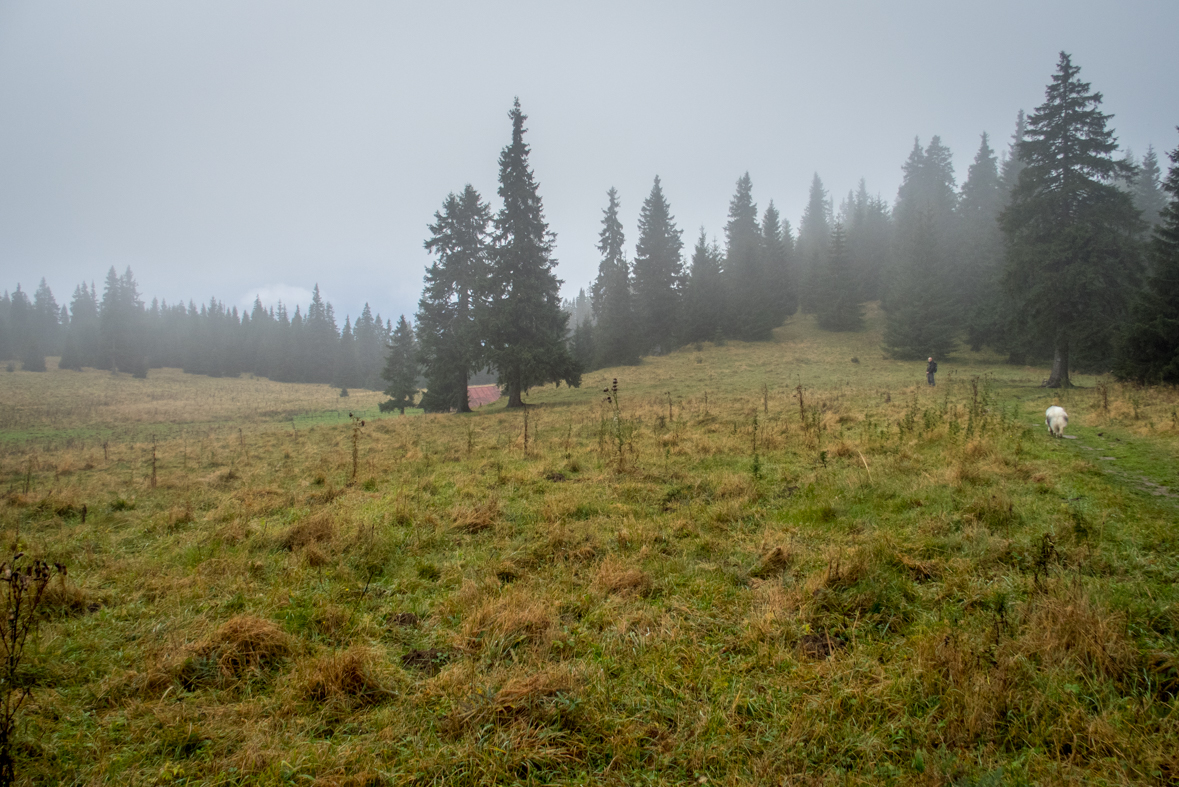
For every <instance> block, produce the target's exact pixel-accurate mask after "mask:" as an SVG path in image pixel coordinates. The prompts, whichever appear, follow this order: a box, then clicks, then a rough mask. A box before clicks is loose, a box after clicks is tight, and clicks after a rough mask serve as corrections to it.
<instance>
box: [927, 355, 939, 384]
mask: <svg viewBox="0 0 1179 787" xmlns="http://www.w3.org/2000/svg"><path fill="white" fill-rule="evenodd" d="M935 374H937V361H935V360H934V359H933V356H930V358H929V365H928V366H926V367H925V379H926V380H928V381H929V384H930V385H937V383H935V382H934V381H933V376H934V375H935Z"/></svg>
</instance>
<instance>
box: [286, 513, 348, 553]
mask: <svg viewBox="0 0 1179 787" xmlns="http://www.w3.org/2000/svg"><path fill="white" fill-rule="evenodd" d="M335 529H336V528H335V522H334V521H333V518H332V516H331V514H329V513H327V512H326V511H324V512H320V513H318V514H315V515H314V516H310V517H308V518H307V519H304V520H303V521H301V522H298V523H296V524H294V525H292V526H291V527H290V528H289V529H288V530H287V531H286V532H285V533H283V534H282V536H281V537H280V538H279V544H280V545H281V546H282V548H283V549H287V550H290V551H292V552H293V551H294V550H296V549H300V548H302V547H306V546H309V545H311V544H322V543H326V542H328V541H331V540H332V536H333V535H334V534H335Z"/></svg>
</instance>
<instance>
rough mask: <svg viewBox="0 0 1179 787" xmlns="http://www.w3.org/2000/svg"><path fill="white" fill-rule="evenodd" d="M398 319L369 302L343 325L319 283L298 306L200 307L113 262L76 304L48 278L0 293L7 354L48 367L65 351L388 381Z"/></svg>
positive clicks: (327, 379)
mask: <svg viewBox="0 0 1179 787" xmlns="http://www.w3.org/2000/svg"><path fill="white" fill-rule="evenodd" d="M392 331H393V326H392V325H391V324H390V323H389V322H382V320H381V316H380V315H379V314H377V315H373V313H372V310H371V309H370V308H369V306H368V304H365V307H364V309H363V311H362V312H361V314H360V316H359V317H357V318H356V321H355V322H353V321H352V320H351V318H349V317H345V318H344V327H343V328H342V329H341V328H340V327H339V326H338V325H337V322H336V316H335V310H334V309H333V308H332V305H331V304H330V303H327V302H325V301H324V300H323V298H322V297H321V295H320V292H319V286H318V285H316V287H315V290H314V291H313V293H312V296H311V303H310V304H309V305H308V307H307V309H306V311H305V312H304V311H303V310H302V309H301V307H299V306H296V307H295V312H294V314H290V313H289V312H288V311H287V308H286V307H285V306H284V305H283V304H282V303H281V302H280V303H279V304H278V305H277V306H276V307H270V308H267V307H265V306H263V305H262V302H261V300H260V299H258V298H255V300H254V305H253V308H252V309H251V310H250V311H248V312H245V311H243V312H241V313H239V312H238V309H237V307H236V306H235V307H232V308H230V307H226V306H225V304H223V303H222V302H220V301H218V300H216V299H210V300H209V302H208V303H205V304H201V305H200V306H197V305H196V304H195V303H193V302H191V301H190V302H189V303H188V304H187V305H185V304H184V303H177V304H173V305H170V304H168V303H167V302H163V301H160V300H157V299H153V300H152V302H151V304H150V305H148V304H145V303H144V301H143V299H142V298H141V296H140V294H139V287H138V284H137V283H136V281H135V277H134V275H133V274H132V272H131V269H130V268H128V269H127V270H126V271H125V272H124V273H123V274H122V275H119V274H118V273H116V271H115V269H114V268H113V267H112V268H111V269H110V271H109V272H108V273H107V276H106V280H105V282H104V285H103V291H102V296H101V298H100V297H99V295H98V291H97V289H96V288H95V286H94V284H93V283H90V284H89V285H87V284H85V283H83V284H79V285H78V286H77V287H76V288H75V289H74V293H73V297H72V298H71V299H70V303H69V305H68V307H67V306H66V305H65V304H61V305H58V303H57V300H56V299H55V298H54V295H53V292H52V290H51V289H50V288H49V286H48V285H47V284H46V283H45V280H44V279H42V280H41V284H40V285H39V286H38V287H37V289H36V291H35V292H34V294H33V297H32V298H31V299H30V298H29V297H28V295H27V294H26V293H25V292H24V291H23V290H22V289H21V287H20V285H19V284H18V285H17V287H16V290H15V291H14V292H12V293H5V294H4V295H3V297H0V359H4V360H10V361H16V360H19V361H20V362H21V366H22V368H23V369H25V370H28V371H44V370H45V357H46V356H60V361H59V368H62V369H75V370H80V369H82V367H92V368H95V369H110V370H113V371H120V372H128V373H130V374H132V375H134V376H136V377H146V376H147V373H148V370H149V369H153V368H161V367H174V368H179V369H183V370H184V371H186V372H190V373H192V374H205V375H210V376H213V377H234V376H237V375H240V374H243V373H250V374H255V375H258V376H259V377H268V378H270V379H272V380H278V381H282V382H307V383H327V384H330V385H335V386H339V387H341V388H370V389H373V390H381V389H382V388H384V382H383V381H382V378H381V372H382V370H383V364H384V361H385V355H386V352H387V345H388V343H389V337H390V335H391V333H392Z"/></svg>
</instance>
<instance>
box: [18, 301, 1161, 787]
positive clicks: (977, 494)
mask: <svg viewBox="0 0 1179 787" xmlns="http://www.w3.org/2000/svg"><path fill="white" fill-rule="evenodd" d="M869 324H870V326H872V329H871V330H869V331H866V332H864V333H861V334H825V333H822V332H819V331H817V330H816V329H815V328H814V326H813V321H812V320H811V319H810V318H807V317H796V318H793V319H792V320H791V321H790V322H788V323H787V324H786V325H785V326H784V327H783V328H781V329H779V330H778V331H777V332H776V335H775V341H774V342H770V343H762V344H741V343H729V344H727V345H725V346H714V345H711V344H706V345H703V346H700V347H687V348H684V349H683V350H681V351H679V352H676V353H673V354H671V355H669V356H666V357H661V358H652V359H647V360H645V361H644V363H643V364H642V365H641V366H638V367H633V368H620V369H610V370H604V371H600V372H595V373H592V374H590V375H587V377H586V380H585V382H584V384H583V386H582V387H581V388H580V389H574V390H571V389H568V388H565V387H560V388H552V387H549V388H546V389H543V390H542V389H534V390H533V391H532V392H531V394H530V396H529V397H528V402H529V404H530V407H528V408H527V409H526V411H525V412H520V411H515V412H511V411H506V410H505V409H504V403H503V402H502V401H501V402H498V403H496V404H493V405H488V406H486V407H484V408H481V409H480V410H479V411H477V412H475V413H473V414H471V415H465V416H457V415H420V414H418V415H413V416H407V417H381V418H374V417H373V415H374V408H375V404H376V402H377V401H378V399H379V398H380V397H379V396H378V395H377V394H362V393H360V392H354V396H353V397H350V398H349V399H340V398H339V397H338V396H337V392H336V391H335V390H334V389H330V388H327V387H325V386H284V385H282V384H277V383H269V382H268V381H264V380H252V379H241V380H226V379H222V380H209V379H207V378H193V377H185V376H183V375H181V374H180V373H179V372H175V371H170V370H162V371H160V372H156V371H153V372H152V373H151V376H150V377H149V379H148V380H146V381H143V380H132V379H130V378H127V377H123V376H119V377H112V376H111V375H110V374H108V373H102V372H92V371H86V372H82V373H75V372H65V371H57V370H51V371H49V372H46V373H44V374H36V373H23V372H15V373H9V374H3V375H0V402H3V405H2V406H0V491H2V492H3V498H2V500H0V538H3V548H4V550H5V551H7V550H8V549H10V548H11V549H18V550H23V551H25V552H27V553H28V555H30V556H35V557H44V558H46V559H48V560H50V561H58V562H61V563H64V564H66V565H67V566H68V569H69V575H68V579H67V580H66V581H64V582H58V581H56V580H55V583H54V584H53V585H52V586H51V590H50V593H49V595H48V597H47V600H46V602H45V605H44V612H45V617H44V619H43V621H42V623H41V627H40V637H39V639H38V644H37V647H36V649H35V651H31V652H30V654H29V655H28V656H27V657H26V659H25V667H24V671H23V675H24V678H23V679H25V680H27V681H29V682H30V683H32V685H34V686H35V689H34V691H33V694H32V696H31V698H30V700H29V702H28V704H27V705H26V706H25V708H24V709H23V711H22V716H21V723H20V726H19V728H18V735H17V757H18V760H17V771H18V775H19V777H20V782H21V783H27V784H38V785H42V784H44V785H49V784H76V785H99V784H111V785H114V784H119V785H156V784H193V785H195V784H222V785H231V784H265V785H271V784H274V785H277V784H319V785H385V784H389V785H403V784H405V785H409V784H413V785H432V784H438V785H441V784H447V785H462V784H467V785H477V784H492V783H499V784H553V783H566V784H619V785H621V784H628V785H630V784H687V783H695V784H725V785H741V784H929V785H941V784H947V785H948V784H955V785H959V784H962V785H965V784H980V785H981V784H987V785H999V784H1176V783H1179V751H1177V750H1176V747H1175V741H1177V740H1179V700H1177V699H1176V696H1177V694H1179V604H1177V603H1176V602H1177V601H1179V590H1177V589H1176V587H1177V586H1176V580H1177V579H1179V540H1177V536H1176V527H1175V525H1176V519H1177V512H1179V497H1177V496H1176V490H1179V476H1177V472H1179V471H1177V470H1176V468H1177V467H1179V461H1177V460H1179V456H1176V454H1177V452H1179V417H1177V415H1176V408H1177V407H1179V395H1177V394H1176V392H1175V391H1173V390H1165V389H1135V388H1127V387H1123V386H1119V385H1116V384H1113V383H1112V382H1110V381H1108V380H1105V379H1101V378H1093V377H1086V376H1083V375H1082V376H1080V377H1079V378H1078V379H1079V382H1080V384H1081V385H1082V386H1084V387H1083V388H1080V389H1077V390H1073V391H1069V392H1052V391H1046V390H1044V389H1041V388H1039V387H1038V385H1039V382H1040V381H1041V379H1043V378H1044V377H1045V376H1046V370H1044V369H1040V368H1022V367H1011V366H1007V365H1004V364H1001V363H998V360H997V359H995V358H990V357H980V356H976V355H973V354H969V353H965V352H963V353H962V354H961V355H960V357H957V358H951V359H946V360H942V361H941V373H940V374H939V375H938V377H939V383H938V386H937V387H936V388H932V389H931V388H928V387H927V386H926V385H925V382H924V364H920V363H901V362H894V361H888V360H884V359H882V357H881V352H880V349H879V347H880V335H879V327H880V315H879V314H878V313H877V312H875V311H873V312H871V313H870V315H869ZM615 379H616V380H617V392H616V393H614V392H611V393H610V394H609V396H610V401H609V402H607V401H606V398H607V393H606V392H604V389H611V388H613V385H614V382H613V381H614V380H615ZM1054 403H1056V404H1062V405H1063V406H1065V407H1066V409H1068V411H1069V413H1070V415H1071V417H1072V422H1071V423H1070V427H1069V429H1068V434H1069V435H1070V436H1071V437H1073V438H1075V439H1067V440H1054V439H1051V438H1050V437H1049V436H1048V434H1047V430H1046V429H1045V428H1044V426H1043V411H1044V409H1045V408H1046V407H1047V406H1048V405H1050V404H1054ZM341 405H343V406H341ZM348 407H353V408H355V409H354V410H353V412H355V413H357V414H359V415H360V416H361V417H362V418H363V419H364V423H363V425H361V423H360V419H359V418H358V419H356V420H355V421H350V420H349V419H348V417H347V415H348V409H347V408H348ZM337 411H338V412H337ZM292 417H293V418H294V422H293V423H292ZM153 438H154V440H153Z"/></svg>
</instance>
